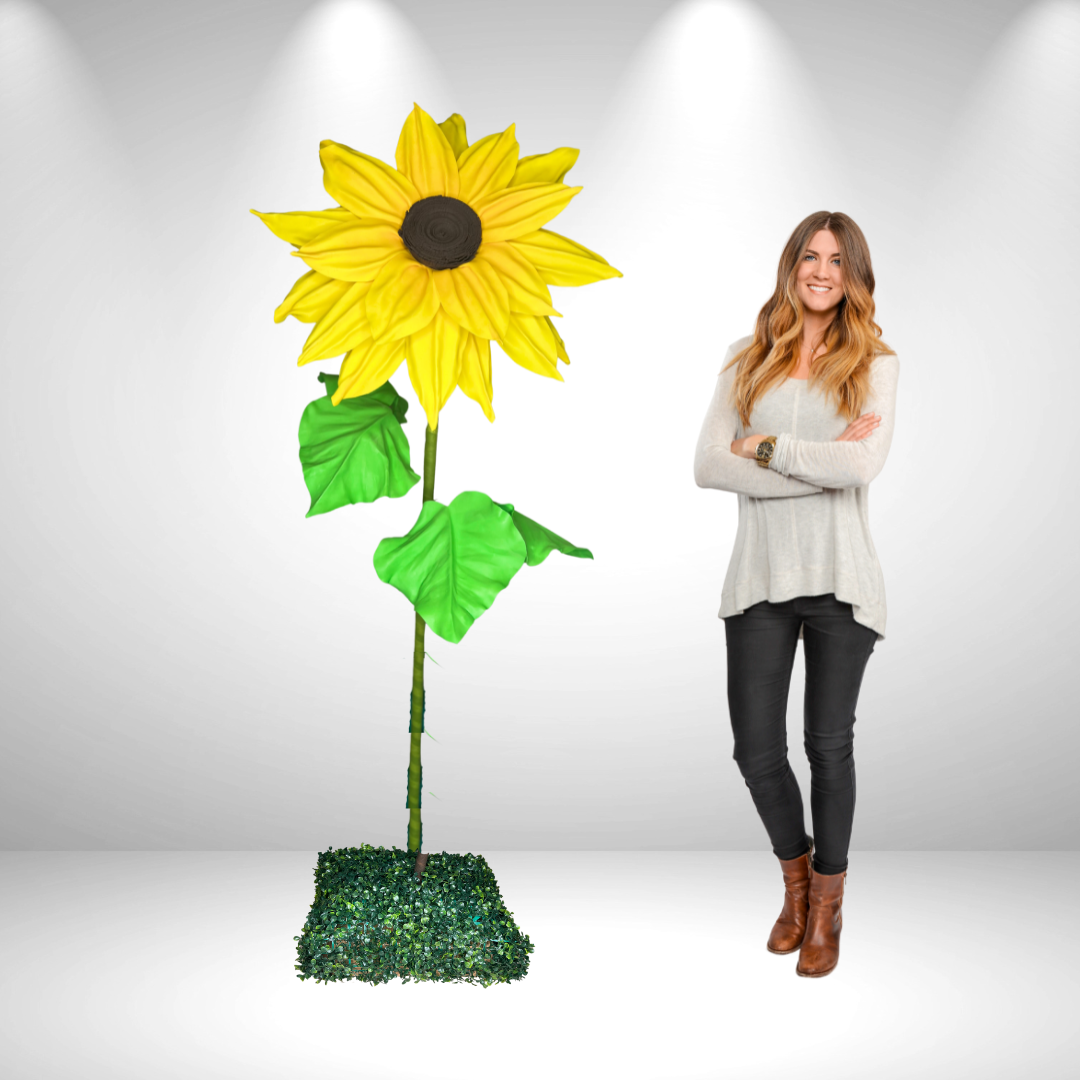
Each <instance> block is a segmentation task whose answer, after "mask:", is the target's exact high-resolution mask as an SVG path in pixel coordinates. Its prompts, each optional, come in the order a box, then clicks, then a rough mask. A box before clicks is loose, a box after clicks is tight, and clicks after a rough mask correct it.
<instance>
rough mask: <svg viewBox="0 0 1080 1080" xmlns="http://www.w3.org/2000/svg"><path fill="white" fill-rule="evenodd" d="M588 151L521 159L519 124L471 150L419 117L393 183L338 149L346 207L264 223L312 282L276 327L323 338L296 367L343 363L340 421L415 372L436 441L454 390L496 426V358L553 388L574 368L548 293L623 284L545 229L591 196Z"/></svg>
mask: <svg viewBox="0 0 1080 1080" xmlns="http://www.w3.org/2000/svg"><path fill="white" fill-rule="evenodd" d="M577 156H578V151H577V150H573V149H569V148H566V147H563V148H560V149H557V150H553V151H551V152H550V153H546V154H535V155H533V156H530V157H525V158H521V157H519V147H518V141H517V139H516V138H515V135H514V125H513V124H511V125H510V127H508V128H507V129H506V130H505V131H504V132H502V133H501V134H494V135H488V136H485V137H484V138H482V139H479V140H478V141H476V142H474V143H473V144H472V145H469V144H468V143H467V140H466V136H465V121H464V120H463V119H462V117H461V116H460V115H458V114H457V113H454V114H453V115H452V116H451V117H449V118H448V119H447V120H444V121H443V123H441V124H436V123H435V122H434V120H432V118H431V117H430V116H429V115H428V114H427V113H426V112H424V110H423V109H421V108H420V107H419V106H418V105H414V107H413V111H412V113H410V115H409V118H408V119H407V120H406V121H405V125H404V127H403V128H402V130H401V137H400V139H399V140H398V145H397V153H396V155H395V161H396V165H397V168H394V167H392V166H390V165H387V164H386V163H385V162H383V161H380V160H379V159H378V158H374V157H371V156H369V155H368V154H364V153H361V152H360V151H358V150H353V149H351V148H350V147H348V146H345V145H344V144H342V143H336V142H332V141H330V140H325V141H323V142H322V143H321V144H320V148H319V158H320V160H321V162H322V166H323V184H324V186H325V188H326V190H327V192H328V193H329V195H330V196H331V197H332V198H334V199H337V201H338V202H339V204H340V205H339V206H335V207H332V208H331V209H329V210H316V211H300V212H294V213H281V214H262V213H258V211H255V210H253V211H252V213H258V216H259V217H260V218H261V219H262V220H263V221H264V222H265V223H266V225H267V226H268V227H269V228H270V230H271V231H272V232H273V233H274V234H275V235H276V236H278V237H280V238H281V239H282V240H286V241H288V242H289V243H290V244H293V245H294V246H295V247H296V248H297V250H296V251H295V252H293V254H294V255H295V256H296V257H298V258H299V259H301V260H303V262H305V263H306V264H307V265H308V266H309V267H311V269H310V270H309V271H308V272H307V273H306V274H304V275H303V276H302V277H301V278H299V280H298V281H297V282H296V284H295V285H294V286H293V287H292V289H291V290H290V291H289V294H288V296H286V297H285V299H284V301H283V302H282V303H281V305H280V306H279V307H278V309H277V310H276V311H275V313H274V319H275V321H277V322H281V321H283V320H284V319H285V318H286V317H287V316H289V315H292V316H293V317H295V318H297V319H299V320H300V321H301V322H313V323H315V326H314V327H313V328H312V331H311V333H310V335H309V336H308V339H307V342H306V343H305V345H304V348H303V351H302V352H301V354H300V358H299V361H298V364H299V365H303V364H309V363H311V362H312V361H316V360H325V359H328V358H330V357H334V356H339V355H341V354H342V353H345V354H346V355H345V359H344V360H343V362H342V365H341V371H340V374H339V376H338V384H337V389H336V391H335V392H334V394H333V395H332V401H333V403H334V405H337V404H339V403H340V402H341V401H342V400H344V399H345V398H351V397H359V396H362V395H365V394H369V393H371V392H372V391H373V390H375V389H376V388H378V387H380V386H382V385H383V384H384V383H385V382H386V381H387V380H388V379H389V378H390V377H391V376H392V375H393V374H394V373H395V372H396V371H397V369H398V367H399V366H400V365H401V362H402V360H407V362H408V369H409V379H410V381H411V382H412V385H413V389H414V390H415V391H416V394H417V397H418V398H419V400H420V405H421V407H422V408H423V410H424V412H425V414H426V416H427V421H428V426H429V427H430V428H431V429H432V431H435V430H436V429H437V428H438V424H439V411H440V410H441V409H442V407H443V406H444V405H445V404H446V402H447V401H448V400H449V398H450V395H451V394H452V393H453V392H454V388H455V387H456V386H460V387H461V389H462V390H463V391H464V393H465V394H467V395H468V396H469V397H470V398H472V399H473V401H475V402H476V403H477V404H478V405H479V406H480V407H481V408H482V409H483V410H484V414H485V415H486V416H487V418H488V420H490V421H494V419H495V412H494V409H493V408H492V396H493V390H492V380H491V344H490V343H491V342H492V341H495V342H497V343H498V345H499V347H500V348H501V349H502V350H503V352H505V353H506V355H507V356H509V357H510V359H511V360H513V361H515V363H518V364H520V365H521V366H522V367H523V368H526V369H527V370H528V371H532V372H535V373H536V374H537V375H543V376H546V377H547V378H552V379H559V380H560V381H562V376H561V375H560V374H559V371H558V368H557V363H556V361H557V359H562V360H563V361H564V362H565V363H569V362H570V358H569V356H568V355H567V352H566V346H565V345H564V343H563V340H562V338H561V337H560V336H559V333H558V331H557V330H556V329H555V327H554V325H553V324H552V321H551V316H552V315H558V314H559V313H558V312H557V311H556V310H555V308H554V307H552V304H551V294H550V292H549V291H548V286H549V285H586V284H589V283H591V282H595V281H601V280H603V279H605V278H613V277H622V274H620V273H619V271H618V270H616V269H615V268H614V267H613V266H611V265H609V264H608V262H607V261H606V260H605V259H604V258H602V257H601V256H600V255H597V254H596V252H594V251H590V250H589V249H588V248H586V247H582V245H580V244H577V243H575V242H574V241H573V240H570V239H568V238H567V237H565V236H560V235H559V234H558V233H556V232H551V231H549V230H548V229H544V228H542V226H543V225H545V224H546V223H547V222H549V221H550V220H551V219H552V218H553V217H555V216H556V215H557V214H558V213H559V212H560V211H562V210H563V209H564V208H565V207H566V206H567V204H568V203H569V202H570V200H571V199H572V198H573V197H574V196H575V195H576V194H577V193H578V192H579V191H581V188H580V187H569V186H567V185H566V184H564V183H563V182H562V180H563V177H564V176H565V175H566V173H567V172H568V171H569V169H570V168H571V166H573V164H574V162H575V161H576V160H577Z"/></svg>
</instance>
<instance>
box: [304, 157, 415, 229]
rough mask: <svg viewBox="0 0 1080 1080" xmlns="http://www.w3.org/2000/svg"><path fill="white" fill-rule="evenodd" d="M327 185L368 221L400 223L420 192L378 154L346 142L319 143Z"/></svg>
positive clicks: (387, 223)
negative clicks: (375, 154) (372, 154)
mask: <svg viewBox="0 0 1080 1080" xmlns="http://www.w3.org/2000/svg"><path fill="white" fill-rule="evenodd" d="M319 160H320V161H321V162H322V167H323V187H325V188H326V190H327V191H328V192H329V193H330V194H331V195H332V196H333V197H334V198H335V199H337V201H338V202H339V203H341V205H342V206H344V207H347V208H348V209H349V210H351V211H352V212H353V213H354V214H355V215H356V216H357V217H359V218H361V219H362V220H363V221H364V222H382V223H383V224H385V225H393V226H394V228H395V229H397V228H398V227H400V225H401V219H402V218H403V217H404V216H405V213H406V211H407V210H408V209H409V207H410V206H412V204H413V203H414V202H416V200H417V199H419V198H420V196H419V195H418V194H417V192H416V188H415V187H414V186H413V184H412V182H411V181H410V180H409V178H408V177H407V176H402V174H401V173H399V172H398V171H397V170H396V169H394V168H393V167H392V166H390V165H387V164H386V162H385V161H380V160H379V159H378V158H373V157H369V156H368V155H367V154H361V153H360V151H359V150H353V149H352V147H349V146H346V145H345V144H344V143H336V142H331V141H330V140H329V139H324V140H323V141H322V142H321V143H319Z"/></svg>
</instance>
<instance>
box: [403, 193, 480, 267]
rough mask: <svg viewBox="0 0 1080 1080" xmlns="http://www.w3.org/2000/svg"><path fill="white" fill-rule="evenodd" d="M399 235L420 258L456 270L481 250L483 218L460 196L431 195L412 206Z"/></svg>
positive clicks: (429, 263) (428, 264) (417, 258)
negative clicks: (454, 197) (453, 197)
mask: <svg viewBox="0 0 1080 1080" xmlns="http://www.w3.org/2000/svg"><path fill="white" fill-rule="evenodd" d="M398 236H400V237H401V239H402V241H403V242H404V244H405V246H406V247H407V248H408V249H409V253H410V254H411V255H412V257H413V258H414V259H415V260H416V261H417V262H421V263H423V264H424V265H425V266H430V267H431V269H432V270H452V269H453V268H454V267H455V266H461V265H462V263H467V262H469V261H470V260H471V259H472V258H473V257H474V256H475V255H476V253H477V251H479V250H480V240H481V229H480V218H479V217H478V215H477V213H476V211H475V210H474V209H473V208H472V207H471V206H470V205H469V204H468V203H465V202H462V201H461V200H460V199H451V198H450V197H449V196H448V195H430V196H429V197H428V198H426V199H421V200H420V201H419V202H414V203H413V204H412V206H410V207H409V209H408V211H407V212H406V214H405V219H404V220H403V221H402V223H401V228H400V229H398Z"/></svg>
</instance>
